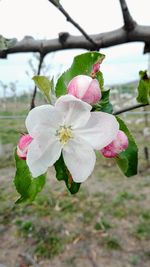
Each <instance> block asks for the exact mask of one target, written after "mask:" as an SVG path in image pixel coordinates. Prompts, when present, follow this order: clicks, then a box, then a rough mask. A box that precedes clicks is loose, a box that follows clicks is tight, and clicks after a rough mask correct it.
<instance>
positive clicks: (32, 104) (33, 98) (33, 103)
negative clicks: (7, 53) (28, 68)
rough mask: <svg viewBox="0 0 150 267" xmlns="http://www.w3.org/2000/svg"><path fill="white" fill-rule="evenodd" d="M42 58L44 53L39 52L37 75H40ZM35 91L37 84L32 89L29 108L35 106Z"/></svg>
mask: <svg viewBox="0 0 150 267" xmlns="http://www.w3.org/2000/svg"><path fill="white" fill-rule="evenodd" d="M43 60H44V55H43V54H40V60H39V65H38V71H37V75H40V72H41V67H42V63H43ZM36 93H37V86H36V85H35V87H34V91H33V95H32V99H31V104H30V110H31V109H33V108H34V107H35V97H36Z"/></svg>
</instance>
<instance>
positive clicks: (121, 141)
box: [101, 130, 128, 158]
mask: <svg viewBox="0 0 150 267" xmlns="http://www.w3.org/2000/svg"><path fill="white" fill-rule="evenodd" d="M127 147H128V138H127V136H126V134H125V133H124V132H123V131H120V130H119V131H118V134H117V137H116V138H115V139H114V140H113V141H112V142H111V143H110V144H109V145H108V146H106V147H104V148H103V149H102V150H101V153H102V154H103V156H104V157H105V158H114V157H116V156H117V155H118V154H119V153H121V152H122V151H124V150H126V149H127Z"/></svg>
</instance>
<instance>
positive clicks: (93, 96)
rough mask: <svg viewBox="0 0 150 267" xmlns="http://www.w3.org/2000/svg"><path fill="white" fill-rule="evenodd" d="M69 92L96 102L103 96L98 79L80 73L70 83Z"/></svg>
mask: <svg viewBox="0 0 150 267" xmlns="http://www.w3.org/2000/svg"><path fill="white" fill-rule="evenodd" d="M67 89H68V93H69V94H71V95H73V96H75V97H77V98H79V99H81V100H83V101H85V102H87V103H89V104H95V103H97V102H98V101H99V100H100V98H101V90H100V86H99V83H98V81H97V80H96V79H92V78H91V77H89V76H87V75H78V76H76V77H74V78H73V79H72V80H71V81H70V82H69V84H68V87H67Z"/></svg>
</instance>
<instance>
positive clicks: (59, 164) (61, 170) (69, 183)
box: [54, 155, 80, 194]
mask: <svg viewBox="0 0 150 267" xmlns="http://www.w3.org/2000/svg"><path fill="white" fill-rule="evenodd" d="M54 167H55V170H56V178H57V180H59V181H62V180H63V181H64V182H65V184H66V187H67V188H68V190H69V191H70V193H71V194H75V193H77V192H78V191H79V188H80V183H75V182H74V181H73V180H72V177H71V174H70V173H69V171H68V169H67V167H66V165H65V163H64V160H63V156H62V155H61V156H60V158H59V159H58V160H57V161H56V162H55V164H54Z"/></svg>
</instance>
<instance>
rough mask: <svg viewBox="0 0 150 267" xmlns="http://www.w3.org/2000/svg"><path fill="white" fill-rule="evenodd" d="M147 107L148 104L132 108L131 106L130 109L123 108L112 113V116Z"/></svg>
mask: <svg viewBox="0 0 150 267" xmlns="http://www.w3.org/2000/svg"><path fill="white" fill-rule="evenodd" d="M148 105H149V104H138V105H134V106H131V107H128V108H124V109H121V110H118V111H116V112H114V113H113V115H118V114H121V113H124V112H127V111H130V110H133V109H137V108H141V107H145V106H148Z"/></svg>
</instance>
